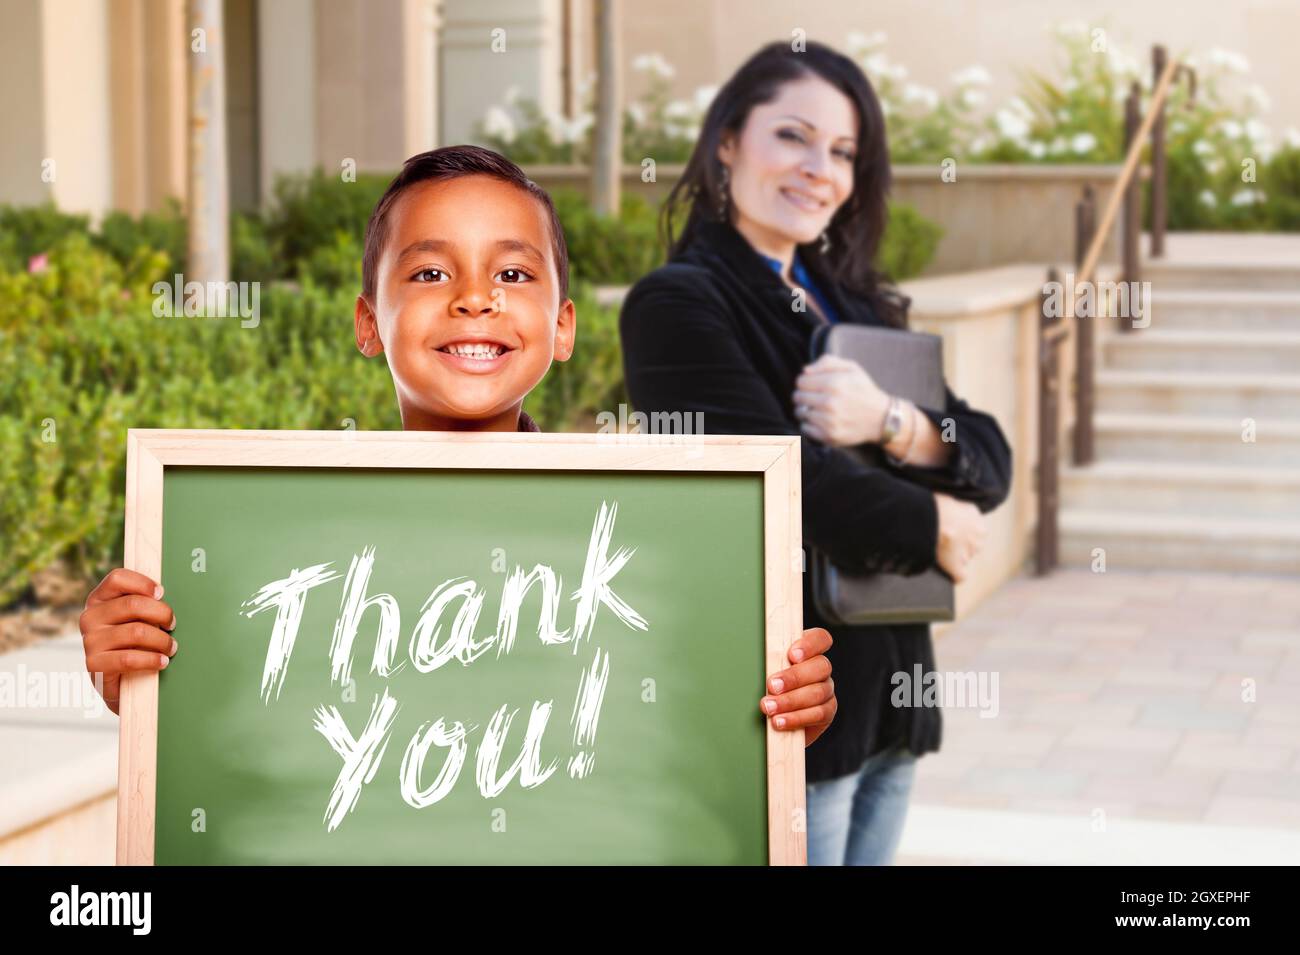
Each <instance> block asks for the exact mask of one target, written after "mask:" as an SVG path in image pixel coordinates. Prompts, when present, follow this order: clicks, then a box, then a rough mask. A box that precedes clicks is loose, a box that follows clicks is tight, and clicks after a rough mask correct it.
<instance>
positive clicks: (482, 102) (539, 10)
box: [439, 0, 563, 145]
mask: <svg viewBox="0 0 1300 955" xmlns="http://www.w3.org/2000/svg"><path fill="white" fill-rule="evenodd" d="M561 2H562V0H500V2H497V3H493V4H491V5H490V10H489V9H488V7H489V5H488V4H485V3H483V2H482V0H444V2H443V5H442V42H441V63H440V67H441V83H440V84H439V94H440V100H441V109H440V117H441V131H440V135H439V141H440V142H442V143H444V144H448V145H450V144H454V143H463V142H473V141H474V138H475V135H474V133H475V129H476V128H477V127H478V125H479V124H480V123H481V122H482V120H483V116H484V114H485V113H486V112H487V110H488V108H489V107H491V106H496V105H499V104H501V103H502V101H503V100H504V98H505V93H506V90H507V89H509V88H510V87H511V86H514V87H517V88H518V90H519V96H520V98H522V99H527V100H532V101H533V102H535V103H537V105H538V106H539V107H541V109H542V111H543V112H544V113H552V114H559V113H561V111H562V110H561V107H562V103H561V99H562V96H561V91H562V84H561V76H562V74H561V70H562V66H563V64H562V63H561V51H562V47H563V18H562V12H563V11H562V8H561Z"/></svg>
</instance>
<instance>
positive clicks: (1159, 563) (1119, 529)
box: [1058, 508, 1300, 584]
mask: <svg viewBox="0 0 1300 955" xmlns="http://www.w3.org/2000/svg"><path fill="white" fill-rule="evenodd" d="M1058 526H1059V529H1060V557H1061V563H1062V564H1064V565H1067V566H1076V567H1086V566H1092V564H1093V561H1094V559H1095V550H1096V548H1102V549H1103V551H1104V553H1105V559H1106V570H1107V571H1119V570H1132V569H1148V570H1150V569H1159V570H1171V569H1173V570H1193V569H1195V570H1217V571H1226V572H1231V573H1263V574H1286V575H1295V574H1300V521H1277V520H1269V521H1252V520H1242V519H1232V518H1222V517H1206V516H1204V515H1193V516H1185V515H1169V514H1134V513H1132V512H1130V511H1114V510H1098V511H1085V510H1077V509H1073V508H1070V509H1062V511H1061V513H1060V517H1059V525H1058ZM1288 583H1289V584H1293V583H1294V582H1293V581H1291V582H1288Z"/></svg>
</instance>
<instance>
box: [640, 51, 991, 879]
mask: <svg viewBox="0 0 1300 955" xmlns="http://www.w3.org/2000/svg"><path fill="white" fill-rule="evenodd" d="M889 185H890V169H889V154H888V148H887V144H886V140H885V129H884V121H883V118H882V114H881V109H880V104H879V103H878V102H877V100H876V97H875V94H874V92H873V91H872V89H871V86H870V84H869V83H868V81H867V78H866V77H865V76H864V75H863V74H862V71H861V70H860V69H858V67H857V66H856V65H855V64H854V63H853V61H852V60H850V59H848V58H847V57H844V56H842V55H840V54H838V53H836V52H834V51H833V50H831V49H830V48H828V47H825V46H822V45H820V44H815V43H810V44H808V48H807V50H806V51H804V52H794V51H792V50H791V49H790V47H789V46H788V45H786V44H780V43H776V44H772V45H770V46H767V47H765V48H763V49H762V50H760V51H759V52H758V53H756V54H755V55H754V56H753V57H752V58H751V59H750V60H749V61H748V62H747V63H745V64H744V65H743V66H742V67H741V68H740V70H739V71H738V72H737V73H736V74H735V75H734V76H733V77H732V78H731V80H730V81H729V82H728V83H727V84H726V85H725V86H723V87H722V89H721V90H720V91H719V93H718V95H717V97H716V98H715V99H714V101H713V103H712V105H711V106H710V108H709V112H708V115H707V116H706V118H705V120H704V123H703V126H702V129H701V133H700V137H699V140H698V141H697V143H696V145H695V150H694V153H693V154H692V156H691V159H690V162H689V163H688V164H687V166H686V169H685V171H684V173H683V175H682V179H681V181H680V182H679V183H677V185H676V186H675V187H674V189H673V191H672V194H671V195H670V197H669V201H668V204H667V206H666V208H665V211H664V233H665V239H666V240H667V241H668V243H669V253H670V254H669V262H668V264H667V265H665V266H664V267H662V268H660V269H657V270H656V271H654V272H652V273H651V274H650V275H648V276H646V277H645V278H643V279H642V280H641V281H640V282H638V283H637V284H636V286H635V287H634V288H633V289H632V290H631V292H630V293H629V295H628V297H627V300H626V301H625V303H624V306H623V311H622V316H621V319H620V325H621V332H622V338H623V352H624V365H625V372H626V376H627V386H628V390H629V394H630V396H631V398H632V401H633V403H634V404H635V405H636V406H637V408H638V409H639V410H642V411H646V412H650V411H668V412H672V411H682V412H701V413H702V414H703V423H704V428H705V430H707V431H709V432H713V433H721V434H802V435H803V438H804V440H803V441H802V442H801V444H802V448H801V450H802V458H803V535H804V540H805V542H807V543H808V544H810V545H812V546H814V547H817V548H820V549H821V550H822V551H823V552H824V553H826V554H827V555H828V556H829V557H830V559H831V560H832V561H834V562H835V563H836V564H837V565H838V566H841V567H844V568H847V569H858V570H861V571H869V570H893V571H899V572H903V573H917V572H920V571H922V570H924V569H926V568H928V567H931V566H935V565H937V566H939V567H941V568H942V569H943V570H945V571H946V572H947V573H948V574H949V575H950V576H951V577H952V578H953V579H954V580H958V581H960V580H961V579H963V578H964V576H965V574H966V569H967V566H968V564H969V562H970V560H971V558H972V557H974V555H975V554H976V552H977V551H978V550H979V548H980V545H981V543H982V541H983V536H984V527H983V518H982V516H981V515H982V512H985V511H988V510H991V509H992V508H994V507H996V506H997V505H998V504H999V503H1001V502H1002V500H1003V499H1005V497H1006V495H1007V491H1008V485H1009V481H1010V474H1011V451H1010V449H1009V448H1008V446H1007V443H1006V440H1005V439H1004V438H1003V436H1002V432H1001V430H1000V429H999V428H998V425H997V423H996V422H995V421H994V420H993V419H992V418H991V417H989V416H988V415H985V414H982V413H980V412H978V411H974V410H972V409H971V408H970V407H968V406H967V405H966V403H965V402H963V401H962V400H960V399H959V398H957V397H955V396H954V395H953V394H952V392H951V391H946V401H945V405H944V407H942V408H916V407H914V406H912V405H910V404H909V403H906V402H902V401H896V400H894V399H893V398H892V396H890V395H887V394H885V393H884V392H883V391H882V390H881V389H880V388H879V387H878V386H877V385H876V384H875V382H874V381H872V379H871V378H870V376H869V375H868V374H867V373H866V372H865V371H863V370H862V369H861V368H860V367H859V366H858V365H856V364H854V363H852V362H847V361H844V360H840V359H835V358H833V357H823V358H821V359H819V360H817V361H816V362H813V363H811V364H809V363H808V356H809V347H810V338H811V336H812V332H813V330H814V329H815V328H816V327H817V326H818V325H819V324H821V323H823V322H835V321H839V322H854V323H860V324H876V325H890V326H895V327H905V326H906V305H907V300H906V299H903V298H901V297H900V296H899V295H898V294H897V293H896V292H894V291H892V290H889V289H887V288H886V287H885V286H884V284H883V282H882V279H881V277H880V276H879V275H878V274H877V273H876V271H875V270H874V268H873V265H872V263H873V260H874V258H875V253H876V249H877V247H878V245H879V242H880V237H881V234H882V232H883V231H884V227H885V221H886V215H887V205H886V196H887V194H888V191H889ZM682 215H684V217H685V221H684V222H682V221H681V217H682ZM676 227H680V228H679V230H678V229H677V228H676ZM675 231H676V235H674V232H675ZM945 437H946V438H947V439H948V440H944V438H945ZM864 443H872V444H877V445H879V446H881V447H882V448H883V450H884V451H885V452H886V455H887V457H886V458H885V460H887V461H888V462H889V463H888V465H885V466H882V467H871V466H868V465H866V464H863V463H860V462H859V460H858V459H857V458H855V457H854V456H852V455H850V454H848V453H846V452H845V451H843V450H840V449H841V448H845V447H851V446H854V445H860V444H864ZM804 579H805V593H804V623H805V626H819V627H822V626H824V627H826V628H827V629H829V630H830V631H831V633H832V635H833V636H834V646H833V647H832V648H831V650H829V651H828V656H829V657H830V659H831V662H832V664H833V667H834V674H835V683H836V695H837V697H838V700H839V711H838V714H837V716H836V719H835V721H834V722H833V723H832V724H831V725H830V727H829V728H828V729H827V730H826V731H825V733H824V734H823V735H822V736H821V737H820V739H818V740H817V741H816V742H815V743H813V744H812V745H811V746H809V747H808V749H807V750H806V766H807V778H808V783H809V785H808V846H809V861H810V862H811V863H813V864H823V865H827V864H829V865H840V864H851V865H863V864H884V863H887V862H888V861H889V860H890V859H891V857H892V856H893V853H894V850H895V848H896V847H897V844H898V840H899V836H900V834H901V832H902V826H903V820H904V817H905V815H906V810H907V798H908V793H909V792H910V788H911V783H912V775H913V770H914V765H915V759H916V757H917V756H919V755H921V754H923V753H926V752H930V751H933V750H936V749H938V748H939V738H940V718H939V712H938V710H937V709H935V708H924V709H910V708H895V707H893V706H892V705H891V703H890V696H891V689H892V687H891V678H892V676H893V675H894V674H895V673H899V672H902V673H906V674H908V676H909V678H910V677H911V674H912V673H913V667H914V665H916V664H919V665H920V666H921V667H922V668H923V669H924V671H927V672H928V671H931V670H933V669H934V654H933V649H932V646H931V642H930V630H929V627H928V625H925V624H913V625H905V626H837V625H834V624H832V623H830V622H828V621H825V620H823V619H821V618H820V616H819V615H818V614H817V612H816V609H815V607H814V604H813V601H812V599H811V595H810V594H809V593H808V588H807V583H806V582H807V579H808V578H807V576H805V578H804Z"/></svg>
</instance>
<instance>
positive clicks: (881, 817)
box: [808, 748, 916, 865]
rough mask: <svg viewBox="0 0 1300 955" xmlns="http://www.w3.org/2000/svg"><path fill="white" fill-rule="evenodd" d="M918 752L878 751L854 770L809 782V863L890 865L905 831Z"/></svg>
mask: <svg viewBox="0 0 1300 955" xmlns="http://www.w3.org/2000/svg"><path fill="white" fill-rule="evenodd" d="M915 774H916V757H915V756H913V755H912V754H911V752H909V751H908V750H906V749H902V748H899V749H894V750H887V751H885V752H883V753H877V754H876V755H875V756H872V757H871V758H870V759H868V760H867V761H866V763H864V764H863V766H862V768H861V769H860V770H858V771H857V772H856V773H851V774H849V775H848V776H839V777H837V778H835V779H827V780H824V781H823V782H819V783H809V784H808V864H809V865H889V862H890V860H891V859H893V857H894V852H895V850H897V849H898V841H899V839H900V838H901V837H902V835H903V822H904V820H906V819H907V799H908V796H909V795H910V794H911V791H912V778H913V776H915Z"/></svg>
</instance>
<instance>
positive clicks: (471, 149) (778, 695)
mask: <svg viewBox="0 0 1300 955" xmlns="http://www.w3.org/2000/svg"><path fill="white" fill-rule="evenodd" d="M568 291H569V258H568V251H567V248H566V246H565V242H564V233H563V231H562V229H561V227H560V222H559V217H558V216H557V215H556V213H555V206H554V204H553V203H552V202H551V198H550V196H548V195H547V194H546V192H545V191H544V190H542V189H541V188H540V187H538V186H537V185H536V184H535V183H533V182H532V181H531V180H529V179H528V178H527V176H525V175H524V173H523V171H522V170H521V169H520V168H519V167H518V166H516V165H515V164H514V163H512V162H511V161H510V160H508V159H506V158H505V157H504V156H500V155H498V154H497V153H494V152H491V151H490V150H486V149H481V148H478V147H475V146H449V147H445V148H443V149H436V150H433V151H432V152H427V153H421V154H420V155H418V156H413V157H412V158H411V159H408V160H407V161H406V164H405V166H404V167H403V169H402V171H401V172H400V173H398V175H397V177H396V178H395V179H394V180H393V181H392V183H391V184H390V185H389V187H388V189H387V191H386V192H385V193H384V195H383V196H382V197H381V198H380V200H379V203H378V204H377V205H376V206H375V210H374V213H373V214H372V215H371V217H370V222H369V224H368V225H367V227H366V241H365V252H364V259H363V261H362V289H361V294H360V295H359V296H358V297H357V302H356V310H355V316H354V318H355V330H356V341H357V347H358V348H359V349H360V350H361V352H362V354H364V355H365V356H367V357H374V356H377V355H379V354H383V355H384V356H385V358H386V359H387V362H388V368H389V371H390V372H391V374H392V376H393V387H394V389H395V391H396V393H397V403H398V408H399V409H400V411H401V415H402V428H403V430H405V431H537V430H539V429H538V428H537V425H536V424H535V423H534V422H533V421H532V419H531V418H530V417H529V416H528V415H527V414H525V413H524V411H523V403H524V399H525V398H526V397H527V396H528V393H529V392H530V391H531V390H532V389H533V388H534V387H535V386H536V385H537V383H538V382H540V381H541V380H542V378H543V376H545V374H546V372H547V369H549V368H550V365H551V362H552V361H567V360H568V358H569V356H570V355H572V354H573V347H574V333H575V324H576V323H575V314H574V307H573V301H572V300H571V299H570V298H569V295H568ZM162 596H163V589H162V587H161V586H159V585H157V584H156V583H155V582H154V581H152V580H150V579H149V578H147V577H145V576H144V575H143V574H139V573H136V572H135V571H130V570H125V569H123V568H118V569H116V570H112V571H110V572H109V573H108V574H107V575H106V576H105V577H104V579H103V580H102V581H101V582H100V583H99V585H98V586H97V587H96V588H95V589H94V590H93V591H92V592H91V594H90V596H89V597H88V598H87V600H86V609H85V612H84V613H82V615H81V621H80V623H81V634H82V641H83V644H84V647H85V652H86V669H87V670H88V671H89V672H90V673H92V674H93V673H102V674H103V675H104V680H103V688H102V690H101V692H102V694H103V696H104V701H105V703H107V704H108V706H109V708H110V709H112V710H113V712H117V707H118V697H119V693H120V687H121V680H122V674H123V673H126V672H131V671H150V670H154V671H156V670H161V669H163V668H165V667H167V666H168V665H169V663H170V660H171V657H172V656H174V655H175V654H176V651H177V649H178V646H177V642H176V640H174V639H173V638H172V636H171V633H170V632H169V631H171V630H174V629H175V627H176V617H175V614H174V613H173V612H172V609H171V607H169V606H168V605H167V604H166V603H164V602H163V601H162V599H161V598H162ZM706 638H707V635H701V639H706ZM830 645H831V637H830V634H829V633H828V632H827V631H826V630H824V629H822V628H813V629H810V630H805V631H804V632H803V634H802V635H801V636H800V637H799V638H798V639H797V640H795V641H794V643H793V644H792V645H791V647H790V650H789V652H788V658H789V662H790V664H791V665H790V666H789V667H787V668H786V669H784V670H781V671H780V672H778V673H773V674H771V675H770V676H769V677H768V681H767V684H768V685H767V690H768V694H767V695H765V696H763V697H762V698H761V699H760V701H759V707H760V709H761V711H762V712H763V713H764V715H766V716H767V717H768V719H769V720H770V721H771V722H772V725H773V727H774V728H776V729H777V730H796V729H803V730H804V731H805V733H804V743H805V745H808V744H811V743H812V742H813V740H815V739H816V738H817V737H818V736H820V735H821V733H822V732H823V731H824V730H825V729H826V727H827V726H829V725H830V722H831V720H832V719H834V717H835V710H836V706H837V703H836V699H835V689H834V684H833V683H832V681H831V678H830V673H831V665H830V662H829V661H828V660H827V658H826V655H825V654H826V650H827V649H829V647H830Z"/></svg>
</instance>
